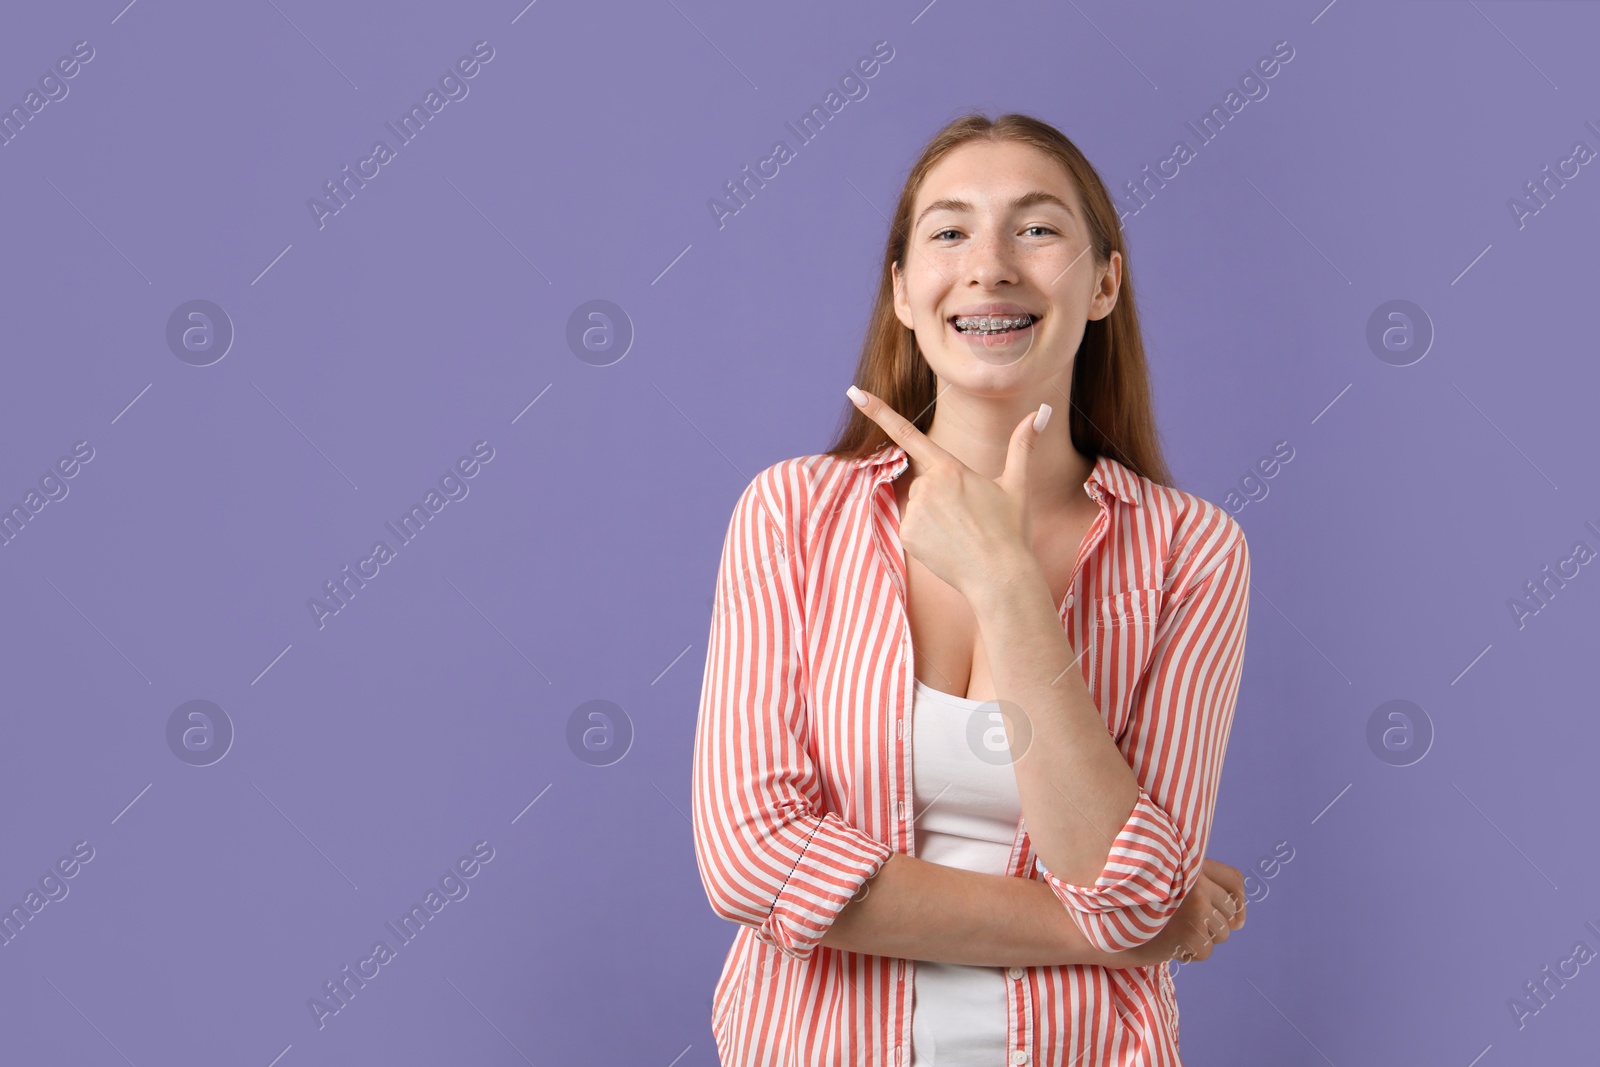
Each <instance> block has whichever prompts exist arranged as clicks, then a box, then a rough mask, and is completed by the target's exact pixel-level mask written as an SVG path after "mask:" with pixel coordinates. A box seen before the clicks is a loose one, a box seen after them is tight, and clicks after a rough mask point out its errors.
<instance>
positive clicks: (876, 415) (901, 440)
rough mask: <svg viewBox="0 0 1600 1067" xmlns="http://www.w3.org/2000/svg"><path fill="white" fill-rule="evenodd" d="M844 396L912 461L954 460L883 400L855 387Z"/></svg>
mask: <svg viewBox="0 0 1600 1067" xmlns="http://www.w3.org/2000/svg"><path fill="white" fill-rule="evenodd" d="M845 394H846V395H848V396H849V397H850V400H851V402H852V403H854V404H855V405H856V407H858V408H860V409H861V412H862V414H864V415H866V417H867V418H869V419H871V420H872V421H873V422H875V423H877V424H878V425H879V426H881V427H883V432H884V433H886V434H888V435H889V438H890V440H892V441H894V443H895V444H897V445H899V446H900V447H901V448H903V449H905V450H906V452H907V453H909V454H910V455H911V458H912V459H915V460H916V461H917V462H919V463H921V464H922V465H923V466H927V465H929V464H931V463H934V462H937V461H941V460H950V459H954V458H955V457H953V456H951V455H950V453H948V452H946V451H945V450H944V449H942V448H940V447H939V446H938V445H936V444H934V443H933V442H932V441H931V440H929V438H928V435H927V434H925V433H923V432H922V431H921V430H919V429H917V428H916V426H915V425H913V423H912V422H911V420H910V419H908V418H906V417H905V416H904V415H902V414H900V413H899V412H898V411H896V410H895V409H894V408H892V407H890V406H889V405H888V404H886V403H884V402H883V400H882V399H881V398H879V397H877V396H875V395H873V394H872V393H869V392H867V391H866V390H865V389H858V388H856V387H855V386H854V385H852V386H850V387H849V388H848V389H846V390H845Z"/></svg>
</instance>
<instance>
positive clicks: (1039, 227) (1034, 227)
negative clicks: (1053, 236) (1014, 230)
mask: <svg viewBox="0 0 1600 1067" xmlns="http://www.w3.org/2000/svg"><path fill="white" fill-rule="evenodd" d="M1028 229H1030V230H1043V231H1044V232H1045V233H1055V232H1056V231H1055V230H1053V229H1051V228H1050V227H1049V226H1046V225H1045V224H1044V223H1042V222H1036V223H1034V224H1033V225H1032V226H1029V227H1028Z"/></svg>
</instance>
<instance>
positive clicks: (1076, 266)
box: [894, 141, 1122, 396]
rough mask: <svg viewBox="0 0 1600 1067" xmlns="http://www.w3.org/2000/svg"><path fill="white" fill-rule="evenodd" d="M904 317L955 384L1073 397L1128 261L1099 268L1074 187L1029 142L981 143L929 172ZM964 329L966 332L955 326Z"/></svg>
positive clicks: (899, 276)
mask: <svg viewBox="0 0 1600 1067" xmlns="http://www.w3.org/2000/svg"><path fill="white" fill-rule="evenodd" d="M911 219H912V222H911V229H910V233H909V235H908V238H907V246H906V254H905V257H904V262H902V263H900V264H897V265H896V267H895V269H894V303H895V314H896V316H897V317H898V318H899V319H900V321H901V322H902V323H904V324H905V325H906V327H907V328H909V329H911V330H912V331H914V332H915V334H916V337H917V345H918V347H920V348H921V350H922V354H923V357H924V358H925V359H926V360H927V361H928V365H929V366H930V367H932V369H933V372H934V374H935V375H936V376H937V377H938V379H939V389H940V393H941V394H943V392H944V390H945V388H946V386H949V387H951V388H954V389H960V390H964V391H967V392H971V393H975V394H982V395H988V396H1001V395H1007V394H1030V395H1033V394H1037V393H1039V392H1040V391H1041V389H1042V387H1043V386H1045V385H1046V384H1047V383H1049V382H1050V381H1052V380H1055V381H1056V383H1057V385H1058V386H1059V388H1060V389H1061V391H1062V393H1064V394H1068V395H1070V392H1071V389H1070V386H1071V381H1072V360H1073V356H1074V355H1075V354H1076V353H1077V350H1078V345H1079V343H1080V342H1082V340H1083V330H1084V325H1085V324H1086V323H1087V322H1088V321H1089V320H1090V319H1100V318H1104V317H1105V316H1106V315H1108V314H1110V313H1111V309H1112V308H1113V307H1114V306H1115V304H1116V300H1117V287H1118V283H1119V281H1120V279H1121V270H1122V257H1121V255H1120V254H1119V253H1116V252H1112V253H1111V262H1110V263H1109V264H1107V265H1104V266H1102V265H1100V264H1098V263H1096V262H1095V258H1094V253H1093V252H1092V251H1091V250H1090V243H1089V228H1088V226H1087V225H1086V224H1085V222H1084V214H1083V207H1082V204H1081V202H1080V201H1079V198H1078V193H1077V190H1076V188H1075V187H1074V184H1073V182H1072V179H1071V178H1070V177H1069V176H1068V174H1067V172H1066V170H1065V169H1064V168H1063V167H1062V166H1061V165H1060V164H1059V163H1057V162H1056V161H1055V160H1054V159H1052V158H1051V157H1050V156H1048V155H1046V154H1045V153H1043V152H1041V151H1040V150H1039V149H1037V148H1034V147H1033V146H1032V145H1025V144H1017V143H1013V142H1001V143H997V144H991V143H988V142H985V141H975V142H971V143H969V144H965V145H962V146H961V147H960V148H957V149H955V150H953V151H951V152H950V153H949V154H947V155H946V156H945V157H944V159H942V160H940V161H939V163H938V164H937V165H936V166H935V167H934V168H933V169H932V170H931V171H929V172H928V176H927V178H926V179H925V180H924V181H923V183H922V188H921V189H920V190H919V191H918V192H917V197H916V203H915V204H914V205H913V206H912V212H911ZM958 323H959V325H958Z"/></svg>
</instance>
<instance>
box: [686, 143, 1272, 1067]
mask: <svg viewBox="0 0 1600 1067" xmlns="http://www.w3.org/2000/svg"><path fill="white" fill-rule="evenodd" d="M855 380H856V383H857V384H856V385H853V386H851V387H850V389H849V393H850V396H851V399H852V401H853V403H854V404H855V407H853V408H851V409H847V421H846V423H845V425H844V426H843V428H842V431H841V433H840V435H839V438H838V440H837V441H836V442H835V443H834V445H833V447H832V448H830V449H829V450H828V451H827V452H825V453H822V454H820V455H813V456H802V457H797V458H794V459H789V460H784V461H782V462H779V463H776V464H774V465H772V466H770V467H768V468H767V469H766V470H764V471H762V472H761V473H760V474H759V475H757V477H756V478H755V479H753V480H752V482H751V484H750V485H749V486H748V487H747V488H746V489H745V491H744V492H743V494H742V495H741V496H740V498H739V500H738V502H737V504H736V505H735V507H734V512H733V516H732V518H731V521H730V523H729V526H728V532H727V538H726V541H725V544H724V549H723V554H722V562H721V566H720V570H719V575H718V580H717V596H716V604H715V611H714V614H713V619H712V623H711V634H710V641H709V647H708V651H707V659H706V673H705V682H704V686H703V690H702V696H701V705H700V718H699V722H698V726H697V730H696V736H695V757H694V835H695V847H696V857H697V860H698V863H699V867H700V872H701V877H702V880H703V882H704V884H705V888H706V892H707V894H708V896H709V898H710V901H711V904H712V907H713V909H714V910H715V912H716V913H717V914H718V915H719V916H721V917H723V918H726V919H729V920H731V921H734V922H737V923H739V924H740V929H739V931H738V932H737V934H736V935H735V938H734V942H733V946H732V948H731V949H730V951H729V954H728V957H727V961H726V963H725V965H724V967H723V971H722V975H721V977H720V979H719V980H718V982H717V987H716V992H715V996H714V998H713V1010H712V1028H713V1032H714V1035H715V1037H716V1042H717V1048H718V1052H719V1054H720V1056H721V1058H722V1062H723V1063H724V1064H729V1065H733V1064H738V1065H744V1064H757V1063H763V1064H764V1063H773V1064H790V1063H793V1064H824V1063H825V1064H836V1063H838V1064H851V1065H857V1064H886V1065H893V1067H933V1065H942V1067H955V1065H966V1064H977V1065H988V1067H1001V1065H1002V1064H1011V1065H1014V1067H1015V1065H1022V1064H1032V1065H1041V1067H1043V1065H1061V1067H1066V1065H1068V1064H1073V1065H1076V1067H1101V1065H1109V1064H1130V1065H1131V1064H1147V1065H1176V1064H1180V1063H1181V1061H1180V1059H1179V1056H1178V1042H1177V1034H1178V1008H1177V1002H1176V998H1175V994H1174V989H1173V984H1172V978H1171V972H1170V970H1169V968H1168V961H1170V960H1172V959H1175V958H1176V959H1179V960H1182V961H1188V960H1196V959H1205V958H1207V957H1208V956H1209V955H1210V953H1211V950H1212V947H1213V945H1214V944H1215V943H1216V942H1220V941H1224V940H1226V939H1227V937H1228V935H1229V932H1230V931H1231V930H1236V929H1238V928H1239V927H1241V926H1242V925H1243V924H1244V915H1245V909H1244V900H1245V898H1244V884H1243V879H1242V877H1241V876H1240V873H1239V872H1238V871H1237V870H1235V869H1234V868H1232V867H1229V866H1227V865H1226V864H1221V863H1217V862H1215V861H1213V860H1210V859H1207V858H1206V857H1205V848H1206V842H1207V840H1208V838H1209V836H1210V830H1211V814H1212V811H1213V809H1214V807H1215V803H1216V795H1217V785H1218V780H1219V778H1220V775H1221V771H1222V763H1223V755H1224V752H1225V749H1226V746H1227V740H1228V734H1229V730H1230V728H1231V725H1232V719H1233V710H1234V704H1235V699H1236V696H1237V693H1238V688H1239V681H1240V675H1241V672H1242V667H1243V658H1244V641H1245V628H1246V617H1247V614H1248V606H1249V597H1248V593H1249V576H1250V557H1249V550H1248V547H1247V545H1246V543H1245V539H1244V534H1243V531H1242V529H1241V528H1240V526H1239V525H1238V523H1237V522H1235V521H1234V520H1233V519H1232V518H1231V517H1229V516H1228V515H1227V514H1226V512H1224V511H1223V510H1222V509H1221V508H1219V507H1217V506H1216V505H1214V504H1212V503H1210V502H1208V501H1205V500H1202V499H1200V498H1198V497H1195V496H1193V495H1191V494H1188V493H1185V492H1182V491H1180V490H1178V489H1176V488H1173V487H1171V486H1170V485H1169V484H1168V483H1169V482H1170V481H1171V477H1170V475H1169V474H1168V472H1167V470H1166V467H1165V464H1164V462H1163V461H1162V458H1161V452H1160V446H1159V444H1158V441H1157V435H1156V430H1155V422H1154V415H1153V412H1152V407H1151V401H1150V395H1149V394H1150V390H1149V382H1148V376H1147V372H1146V367H1145V360H1144V352H1143V347H1142V345H1141V342H1140V334H1139V323H1138V318H1137V316H1136V313H1135V309H1134V302H1133V293H1132V287H1131V283H1130V281H1129V278H1128V275H1127V268H1126V262H1125V252H1124V247H1123V238H1122V234H1121V231H1120V229H1119V227H1118V222H1117V215H1116V211H1115V209H1114V207H1113V206H1112V204H1111V201H1110V198H1109V197H1108V196H1107V194H1106V191H1105V188H1104V186H1103V185H1102V183H1101V181H1100V178H1099V176H1098V175H1097V174H1096V173H1095V171H1094V169H1093V167H1091V166H1090V164H1089V163H1088V161H1087V160H1086V159H1085V158H1084V157H1083V155H1082V154H1081V153H1080V152H1079V151H1078V149H1077V147H1076V146H1075V145H1073V144H1072V142H1071V141H1069V140H1068V139H1067V138H1066V137H1064V136H1063V135H1062V134H1061V133H1060V132H1059V131H1057V130H1056V129H1054V128H1053V127H1051V126H1049V125H1047V124H1045V123H1042V122H1039V121H1038V120H1035V119H1032V118H1029V117H1027V116H1023V115H1004V116H1002V117H1001V118H999V119H996V120H990V119H988V118H987V117H985V116H982V115H969V116H966V117H963V118H961V119H958V120H956V121H955V122H952V123H951V124H950V125H948V126H947V127H945V129H943V130H941V131H940V132H939V133H938V134H937V135H936V136H935V137H934V138H933V139H932V141H930V142H929V144H928V145H927V147H926V148H925V149H924V151H923V153H922V155H921V157H920V158H919V159H918V161H917V163H916V164H915V166H913V167H912V169H911V172H910V174H909V176H908V178H907V181H906V184H905V187H904V189H903V190H902V192H901V196H900V200H899V203H898V205H897V207H896V210H895V215H894V219H893V221H892V224H891V227H890V232H889V239H888V245H887V248H886V249H885V254H884V260H883V272H882V275H881V278H880V285H879V290H878V296H877V302H876V306H875V307H874V310H873V313H872V317H871V320H870V323H869V327H868V332H867V337H866V341H865V344H864V346H863V350H862V355H861V360H860V363H859V366H858V368H857V371H856V378H855ZM1057 411H1059V412H1060V413H1059V414H1056V412H1057Z"/></svg>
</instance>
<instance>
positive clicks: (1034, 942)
mask: <svg viewBox="0 0 1600 1067" xmlns="http://www.w3.org/2000/svg"><path fill="white" fill-rule="evenodd" d="M822 944H824V945H827V946H829V947H830V948H836V949H842V950H844V951H847V952H864V953H867V954H869V955H873V956H895V957H899V958H901V959H911V960H932V961H936V962H940V963H964V964H969V965H972V966H980V967H1050V966H1062V965H1065V964H1073V963H1080V964H1097V965H1100V966H1103V967H1129V966H1134V965H1135V964H1136V963H1139V962H1142V960H1140V959H1136V958H1135V957H1134V953H1130V952H1118V953H1111V952H1103V951H1101V950H1100V949H1097V948H1095V947H1094V946H1093V945H1091V944H1089V942H1088V940H1087V939H1085V937H1084V936H1083V933H1082V932H1081V931H1080V930H1079V929H1078V928H1077V926H1076V925H1075V924H1074V923H1073V922H1072V919H1071V917H1070V916H1068V915H1067V913H1066V912H1065V910H1063V908H1062V906H1061V901H1060V900H1058V899H1056V896H1055V894H1054V893H1053V892H1052V891H1051V889H1050V887H1049V886H1048V885H1046V884H1045V883H1043V882H1039V881H1035V880H1033V879H1030V878H1015V877H1010V876H1008V875H996V874H980V873H978V872H977V871H968V870H963V869H961V868H959V867H947V866H944V865H943V864H938V863H930V862H929V861H927V860H922V859H917V858H916V857H915V856H908V855H906V854H905V853H903V852H896V853H895V854H894V855H892V856H890V857H889V859H888V860H887V861H886V862H885V863H884V865H883V866H882V868H880V869H879V871H878V873H877V874H876V875H874V876H873V877H872V878H871V879H870V880H868V882H867V883H866V885H865V886H864V887H863V892H862V894H861V895H859V896H858V897H857V898H856V899H854V900H852V901H851V902H850V903H848V904H846V905H845V906H844V908H843V910H841V911H840V912H839V914H838V915H837V916H836V917H835V918H834V921H833V925H832V926H830V927H829V928H828V932H827V933H826V934H824V935H823V937H822Z"/></svg>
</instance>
